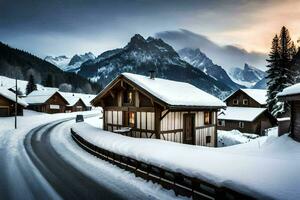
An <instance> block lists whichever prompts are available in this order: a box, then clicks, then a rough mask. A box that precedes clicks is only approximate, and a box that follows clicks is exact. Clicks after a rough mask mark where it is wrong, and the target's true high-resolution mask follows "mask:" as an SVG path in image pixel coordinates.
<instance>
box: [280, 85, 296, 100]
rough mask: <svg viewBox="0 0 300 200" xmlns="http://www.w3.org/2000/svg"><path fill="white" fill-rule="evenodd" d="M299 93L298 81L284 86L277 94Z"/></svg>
mask: <svg viewBox="0 0 300 200" xmlns="http://www.w3.org/2000/svg"><path fill="white" fill-rule="evenodd" d="M295 94H300V83H297V84H295V85H292V86H289V87H287V88H284V89H283V91H282V92H279V93H278V94H277V96H279V97H280V96H289V95H295Z"/></svg>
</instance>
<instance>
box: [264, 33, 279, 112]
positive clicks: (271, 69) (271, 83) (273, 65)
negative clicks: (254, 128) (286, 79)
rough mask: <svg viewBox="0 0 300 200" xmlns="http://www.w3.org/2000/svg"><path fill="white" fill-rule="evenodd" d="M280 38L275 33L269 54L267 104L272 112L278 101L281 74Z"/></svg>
mask: <svg viewBox="0 0 300 200" xmlns="http://www.w3.org/2000/svg"><path fill="white" fill-rule="evenodd" d="M279 59H280V55H279V39H278V36H277V35H275V37H274V38H273V42H272V48H271V52H270V54H269V59H268V60H267V61H268V63H269V64H268V65H267V68H268V70H267V77H266V79H267V86H268V99H267V105H268V110H269V111H270V112H272V110H273V108H274V106H275V104H276V103H277V99H276V95H277V93H278V91H277V85H278V78H279V76H280V69H279Z"/></svg>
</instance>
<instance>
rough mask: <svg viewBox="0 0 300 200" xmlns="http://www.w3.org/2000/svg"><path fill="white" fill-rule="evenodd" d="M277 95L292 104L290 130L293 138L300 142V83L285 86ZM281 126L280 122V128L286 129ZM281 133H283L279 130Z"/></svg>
mask: <svg viewBox="0 0 300 200" xmlns="http://www.w3.org/2000/svg"><path fill="white" fill-rule="evenodd" d="M277 96H278V98H279V100H281V101H285V102H288V103H289V104H290V106H291V113H290V115H291V117H290V123H289V129H288V130H289V132H290V133H291V136H292V138H294V139H295V140H296V141H298V142H300V83H297V84H295V85H292V86H290V87H287V88H285V89H284V90H283V91H282V92H280V93H279V94H278V95H277ZM282 125H284V124H282ZM280 126H281V124H280V123H279V130H286V129H285V128H282V127H280ZM284 126H285V125H284ZM279 134H282V133H280V132H279Z"/></svg>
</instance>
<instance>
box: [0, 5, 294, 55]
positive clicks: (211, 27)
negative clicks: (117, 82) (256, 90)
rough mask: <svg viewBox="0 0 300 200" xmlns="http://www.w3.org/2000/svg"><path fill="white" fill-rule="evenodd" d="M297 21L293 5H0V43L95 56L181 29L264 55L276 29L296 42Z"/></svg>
mask: <svg viewBox="0 0 300 200" xmlns="http://www.w3.org/2000/svg"><path fill="white" fill-rule="evenodd" d="M299 21H300V1H298V0H284V1H283V0H278V1H277V0H251V1H246V0H215V1H214V0H207V1H204V0H161V1H159V0H115V1H113V0H110V1H101V0H98V1H96V0H51V1H46V0H27V1H26V0H0V41H2V42H5V43H8V44H9V45H11V46H13V47H17V48H21V49H25V50H27V51H30V52H32V53H33V54H36V55H38V56H40V57H44V56H45V55H61V54H65V55H68V56H70V55H73V54H75V53H84V52H88V51H91V52H93V53H95V54H96V55H98V54H99V53H101V52H103V51H105V50H109V49H112V48H117V47H122V46H124V45H125V44H126V43H127V42H128V41H129V39H130V37H131V36H132V35H133V34H135V33H140V34H142V35H143V36H145V37H147V36H151V35H155V33H157V32H161V31H167V30H178V29H181V28H182V29H187V30H190V31H193V32H195V33H198V34H202V35H206V36H207V37H208V38H209V39H211V40H212V41H214V42H216V43H218V44H220V45H235V46H239V47H242V48H244V49H246V50H247V51H258V52H264V53H265V52H268V50H269V47H270V43H271V40H272V37H273V36H274V34H275V33H276V32H278V31H279V30H280V27H281V26H282V25H286V26H287V28H288V29H289V30H290V32H291V35H292V36H293V39H296V38H298V37H300V24H299Z"/></svg>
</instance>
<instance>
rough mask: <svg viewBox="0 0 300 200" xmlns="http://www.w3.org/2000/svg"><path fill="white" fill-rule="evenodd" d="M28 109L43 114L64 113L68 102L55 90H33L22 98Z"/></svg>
mask: <svg viewBox="0 0 300 200" xmlns="http://www.w3.org/2000/svg"><path fill="white" fill-rule="evenodd" d="M24 99H25V101H26V102H27V103H28V104H29V106H28V108H29V109H31V110H35V111H38V112H45V113H50V114H52V113H64V112H65V111H66V107H67V105H68V101H67V100H66V99H65V98H64V97H63V96H62V95H61V94H60V93H59V92H58V91H57V90H35V91H33V92H31V93H30V94H28V95H27V97H26V98H24Z"/></svg>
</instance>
